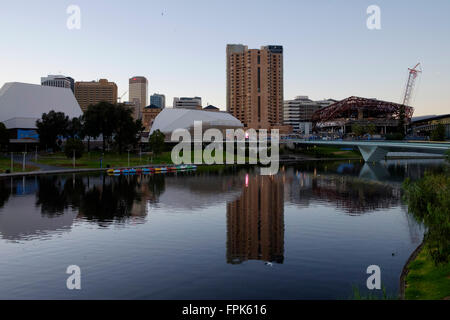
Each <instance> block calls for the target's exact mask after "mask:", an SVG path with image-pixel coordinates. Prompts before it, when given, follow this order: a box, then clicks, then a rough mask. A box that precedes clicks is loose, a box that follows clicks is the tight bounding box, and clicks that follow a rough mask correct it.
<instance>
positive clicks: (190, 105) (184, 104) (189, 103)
mask: <svg viewBox="0 0 450 320" xmlns="http://www.w3.org/2000/svg"><path fill="white" fill-rule="evenodd" d="M173 107H174V108H176V109H196V110H201V109H202V98H200V97H192V98H189V97H181V98H173Z"/></svg>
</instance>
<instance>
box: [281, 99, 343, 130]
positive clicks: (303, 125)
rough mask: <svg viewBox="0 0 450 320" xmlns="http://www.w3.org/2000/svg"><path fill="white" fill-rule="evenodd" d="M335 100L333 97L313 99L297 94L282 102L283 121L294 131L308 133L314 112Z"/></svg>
mask: <svg viewBox="0 0 450 320" xmlns="http://www.w3.org/2000/svg"><path fill="white" fill-rule="evenodd" d="M335 102H336V100H333V99H327V100H320V101H313V100H311V99H309V97H308V96H297V97H296V98H295V99H293V100H286V101H284V104H283V122H284V124H285V125H287V126H291V127H292V130H293V132H294V133H300V134H306V135H308V134H310V133H311V130H312V117H313V114H314V112H316V111H317V110H319V109H321V108H324V107H327V106H329V105H331V104H332V103H335Z"/></svg>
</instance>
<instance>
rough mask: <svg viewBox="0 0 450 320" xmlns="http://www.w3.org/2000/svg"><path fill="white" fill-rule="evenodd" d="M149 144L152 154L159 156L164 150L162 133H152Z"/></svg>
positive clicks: (158, 131)
mask: <svg viewBox="0 0 450 320" xmlns="http://www.w3.org/2000/svg"><path fill="white" fill-rule="evenodd" d="M149 144H150V149H151V150H152V152H153V154H155V155H158V154H161V153H162V151H163V150H164V133H162V132H161V131H160V130H156V131H154V132H153V133H152V134H151V135H150V139H149Z"/></svg>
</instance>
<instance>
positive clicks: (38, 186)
mask: <svg viewBox="0 0 450 320" xmlns="http://www.w3.org/2000/svg"><path fill="white" fill-rule="evenodd" d="M441 164H442V162H441V161H414V162H402V161H391V162H387V163H382V164H379V165H376V166H373V165H372V166H370V165H369V164H364V163H359V162H356V163H354V162H337V163H331V162H306V163H303V164H301V165H297V166H289V167H285V168H284V167H282V168H280V173H279V174H278V175H275V176H259V175H258V174H257V173H253V172H252V171H251V170H250V171H248V168H243V169H242V170H240V169H239V170H237V169H234V168H231V169H230V170H228V171H223V172H220V173H219V172H212V173H202V172H197V173H194V172H191V173H188V172H186V173H179V174H168V175H151V176H118V177H109V176H104V175H96V174H89V175H57V176H40V177H27V178H25V177H23V178H8V179H0V236H1V237H2V238H4V239H8V240H13V241H14V240H19V241H20V240H26V239H32V238H36V237H38V238H41V239H42V238H45V237H47V236H50V235H51V234H55V233H60V232H61V231H67V230H70V229H71V228H72V225H73V223H74V222H75V221H76V220H83V221H87V222H90V223H95V224H97V225H98V226H99V227H101V228H106V227H109V226H111V225H121V226H125V225H127V224H142V223H145V222H147V217H148V215H149V213H150V211H151V210H153V209H156V210H161V209H162V210H165V211H167V212H178V213H182V214H189V213H193V212H198V211H199V210H201V209H207V208H210V207H213V206H218V207H223V205H224V204H225V203H226V215H227V254H226V257H227V262H228V263H233V264H237V263H242V262H243V261H246V260H262V261H271V262H277V263H282V262H283V260H284V203H285V202H286V203H289V204H293V205H296V206H297V207H299V208H307V207H310V206H311V205H324V206H332V207H335V208H338V209H339V210H338V211H340V212H344V213H345V214H349V215H361V214H364V213H366V212H373V211H377V210H384V209H388V208H391V207H394V206H399V205H401V183H402V181H403V180H404V178H406V177H411V178H413V179H415V178H419V177H420V176H421V175H422V174H423V172H424V171H425V170H430V169H433V168H434V170H437V169H439V168H440V166H441ZM380 166H381V167H380ZM362 177H366V179H364V178H362ZM367 177H368V178H369V179H367ZM380 177H383V179H382V180H383V181H382V182H380V181H379V180H380Z"/></svg>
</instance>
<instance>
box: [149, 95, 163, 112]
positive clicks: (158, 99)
mask: <svg viewBox="0 0 450 320" xmlns="http://www.w3.org/2000/svg"><path fill="white" fill-rule="evenodd" d="M152 104H153V105H155V106H157V107H159V108H161V109H164V108H165V107H166V96H165V95H163V94H158V93H155V94H153V95H152V96H150V105H152Z"/></svg>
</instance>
